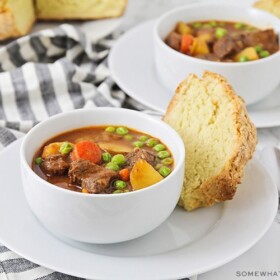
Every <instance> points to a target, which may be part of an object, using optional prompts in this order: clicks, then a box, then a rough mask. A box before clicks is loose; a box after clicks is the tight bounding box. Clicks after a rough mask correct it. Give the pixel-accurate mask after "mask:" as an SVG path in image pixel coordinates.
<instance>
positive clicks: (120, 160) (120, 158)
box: [111, 154, 126, 165]
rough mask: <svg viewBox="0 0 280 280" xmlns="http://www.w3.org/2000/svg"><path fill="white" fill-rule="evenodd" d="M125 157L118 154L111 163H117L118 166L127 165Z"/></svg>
mask: <svg viewBox="0 0 280 280" xmlns="http://www.w3.org/2000/svg"><path fill="white" fill-rule="evenodd" d="M125 161H126V160H125V157H124V155H122V154H117V155H114V156H113V157H112V160H111V162H114V163H116V164H117V165H122V164H125Z"/></svg>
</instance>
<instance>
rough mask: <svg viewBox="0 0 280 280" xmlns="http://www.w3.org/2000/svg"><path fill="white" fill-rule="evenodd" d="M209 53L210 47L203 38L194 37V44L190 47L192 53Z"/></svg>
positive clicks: (194, 54)
mask: <svg viewBox="0 0 280 280" xmlns="http://www.w3.org/2000/svg"><path fill="white" fill-rule="evenodd" d="M207 53H209V48H208V45H207V43H206V41H205V40H204V39H203V38H200V37H198V38H194V40H193V44H192V46H191V48H190V54H191V55H193V56H196V55H200V54H207Z"/></svg>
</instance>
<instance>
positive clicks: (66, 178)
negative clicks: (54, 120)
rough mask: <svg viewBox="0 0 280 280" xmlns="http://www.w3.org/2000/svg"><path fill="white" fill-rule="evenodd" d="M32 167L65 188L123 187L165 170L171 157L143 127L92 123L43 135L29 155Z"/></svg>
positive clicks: (144, 184)
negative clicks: (89, 125)
mask: <svg viewBox="0 0 280 280" xmlns="http://www.w3.org/2000/svg"><path fill="white" fill-rule="evenodd" d="M136 165H137V166H138V165H139V166H138V167H137V166H136ZM32 169H33V170H34V172H35V173H36V174H38V175H39V176H40V177H41V178H43V179H44V180H46V181H48V182H50V183H52V184H54V185H56V186H59V187H62V188H65V189H69V190H73V191H77V192H85V193H123V192H129V191H134V190H137V189H141V188H144V187H147V186H148V185H149V182H150V183H151V184H154V183H156V182H157V181H159V180H161V179H163V178H164V177H166V176H168V175H169V173H170V172H171V171H172V169H173V157H172V155H171V152H170V151H169V150H168V148H167V147H166V146H165V145H164V144H163V143H161V141H160V140H159V139H157V138H154V137H152V136H150V135H147V134H145V133H141V132H139V131H136V130H134V129H131V128H127V127H117V126H109V127H108V126H92V127H84V128H80V129H75V130H72V131H67V132H64V133H62V134H59V135H57V136H55V137H53V138H51V139H49V140H48V141H47V142H46V143H44V145H43V146H42V147H41V148H40V149H39V150H38V151H37V153H36V154H35V155H34V158H33V163H32ZM142 169H143V172H142V173H143V174H141V170H142ZM139 170H140V171H139ZM137 172H138V173H139V172H140V174H138V173H137ZM141 176H142V178H141ZM134 177H135V178H136V180H135V179H134ZM137 178H138V179H137ZM147 178H148V179H147ZM133 179H134V181H133ZM137 180H138V181H137ZM141 180H142V181H141ZM147 180H148V181H147ZM149 180H150V181H149ZM146 181H147V182H146ZM151 184H150V185H151Z"/></svg>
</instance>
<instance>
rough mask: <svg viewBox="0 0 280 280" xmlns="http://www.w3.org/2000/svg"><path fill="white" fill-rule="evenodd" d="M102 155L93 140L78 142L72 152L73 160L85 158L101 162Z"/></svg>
mask: <svg viewBox="0 0 280 280" xmlns="http://www.w3.org/2000/svg"><path fill="white" fill-rule="evenodd" d="M101 157H102V153H101V150H100V148H99V147H98V145H97V144H96V143H95V142H93V141H81V142H78V143H76V144H75V146H74V149H73V152H72V159H73V160H79V159H84V160H89V161H91V162H93V163H99V162H100V161H101Z"/></svg>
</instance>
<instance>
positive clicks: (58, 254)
mask: <svg viewBox="0 0 280 280" xmlns="http://www.w3.org/2000/svg"><path fill="white" fill-rule="evenodd" d="M20 145H21V140H18V141H16V142H14V143H13V144H11V145H10V146H9V147H7V148H6V149H5V150H4V151H3V152H2V153H1V154H0V170H1V173H0V174H1V175H0V181H1V188H0V225H1V228H0V242H2V243H3V244H4V245H6V246H7V247H8V248H10V249H11V250H13V251H14V252H16V253H18V254H19V255H21V256H23V257H25V258H26V259H29V260H31V261H33V262H35V263H37V264H40V265H42V266H45V267H47V268H51V269H53V270H56V271H59V272H63V273H66V274H70V275H74V276H78V277H85V278H91V279H114V280H118V279H120V280H131V279H133V280H137V279H139V280H145V279H153V280H156V279H178V278H184V277H188V276H191V275H195V274H200V273H203V272H206V271H209V270H211V269H213V268H216V267H218V266H221V265H223V264H225V263H227V262H229V261H231V260H232V259H234V258H236V257H238V256H239V255H241V254H242V253H244V252H245V251H246V250H248V249H249V248H250V247H252V246H253V245H254V244H255V243H256V242H257V241H258V240H259V239H260V238H261V237H262V236H263V235H264V234H265V232H266V231H267V230H268V228H269V226H270V225H271V223H272V221H273V219H274V216H275V213H276V210H277V205H278V195H277V190H276V186H275V185H274V184H273V182H272V180H271V178H270V177H269V175H268V173H267V172H266V171H265V170H264V168H263V167H262V165H261V164H260V163H258V162H257V161H256V160H252V161H251V162H250V164H249V165H248V167H247V170H246V175H245V178H244V180H243V183H242V185H241V186H240V187H239V189H238V193H237V195H236V197H235V198H234V199H233V200H232V201H229V202H226V203H224V204H219V205H216V206H215V207H212V208H209V209H198V210H196V211H193V212H186V211H184V210H182V209H180V208H177V209H176V210H175V211H174V212H173V213H172V214H171V216H170V217H169V218H168V220H167V221H166V222H165V223H164V224H162V225H161V226H160V227H159V228H157V229H156V230H154V231H153V232H151V233H149V234H148V235H146V236H144V237H141V238H138V239H136V240H133V241H129V242H124V243H120V244H113V245H94V244H86V243H79V242H73V241H70V240H60V239H59V238H57V237H55V236H53V235H51V234H50V233H49V232H48V231H47V230H46V229H45V228H43V227H42V226H41V224H40V223H39V222H38V220H37V219H36V218H35V216H34V215H33V214H32V212H31V210H30V209H29V207H28V205H27V202H26V200H25V197H24V194H23V189H22V186H21V180H20V176H19V174H20V166H19V148H20ZM155 203H156V202H155ZM151 215H152V213H151ZM148 218H149V217H147V219H148Z"/></svg>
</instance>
